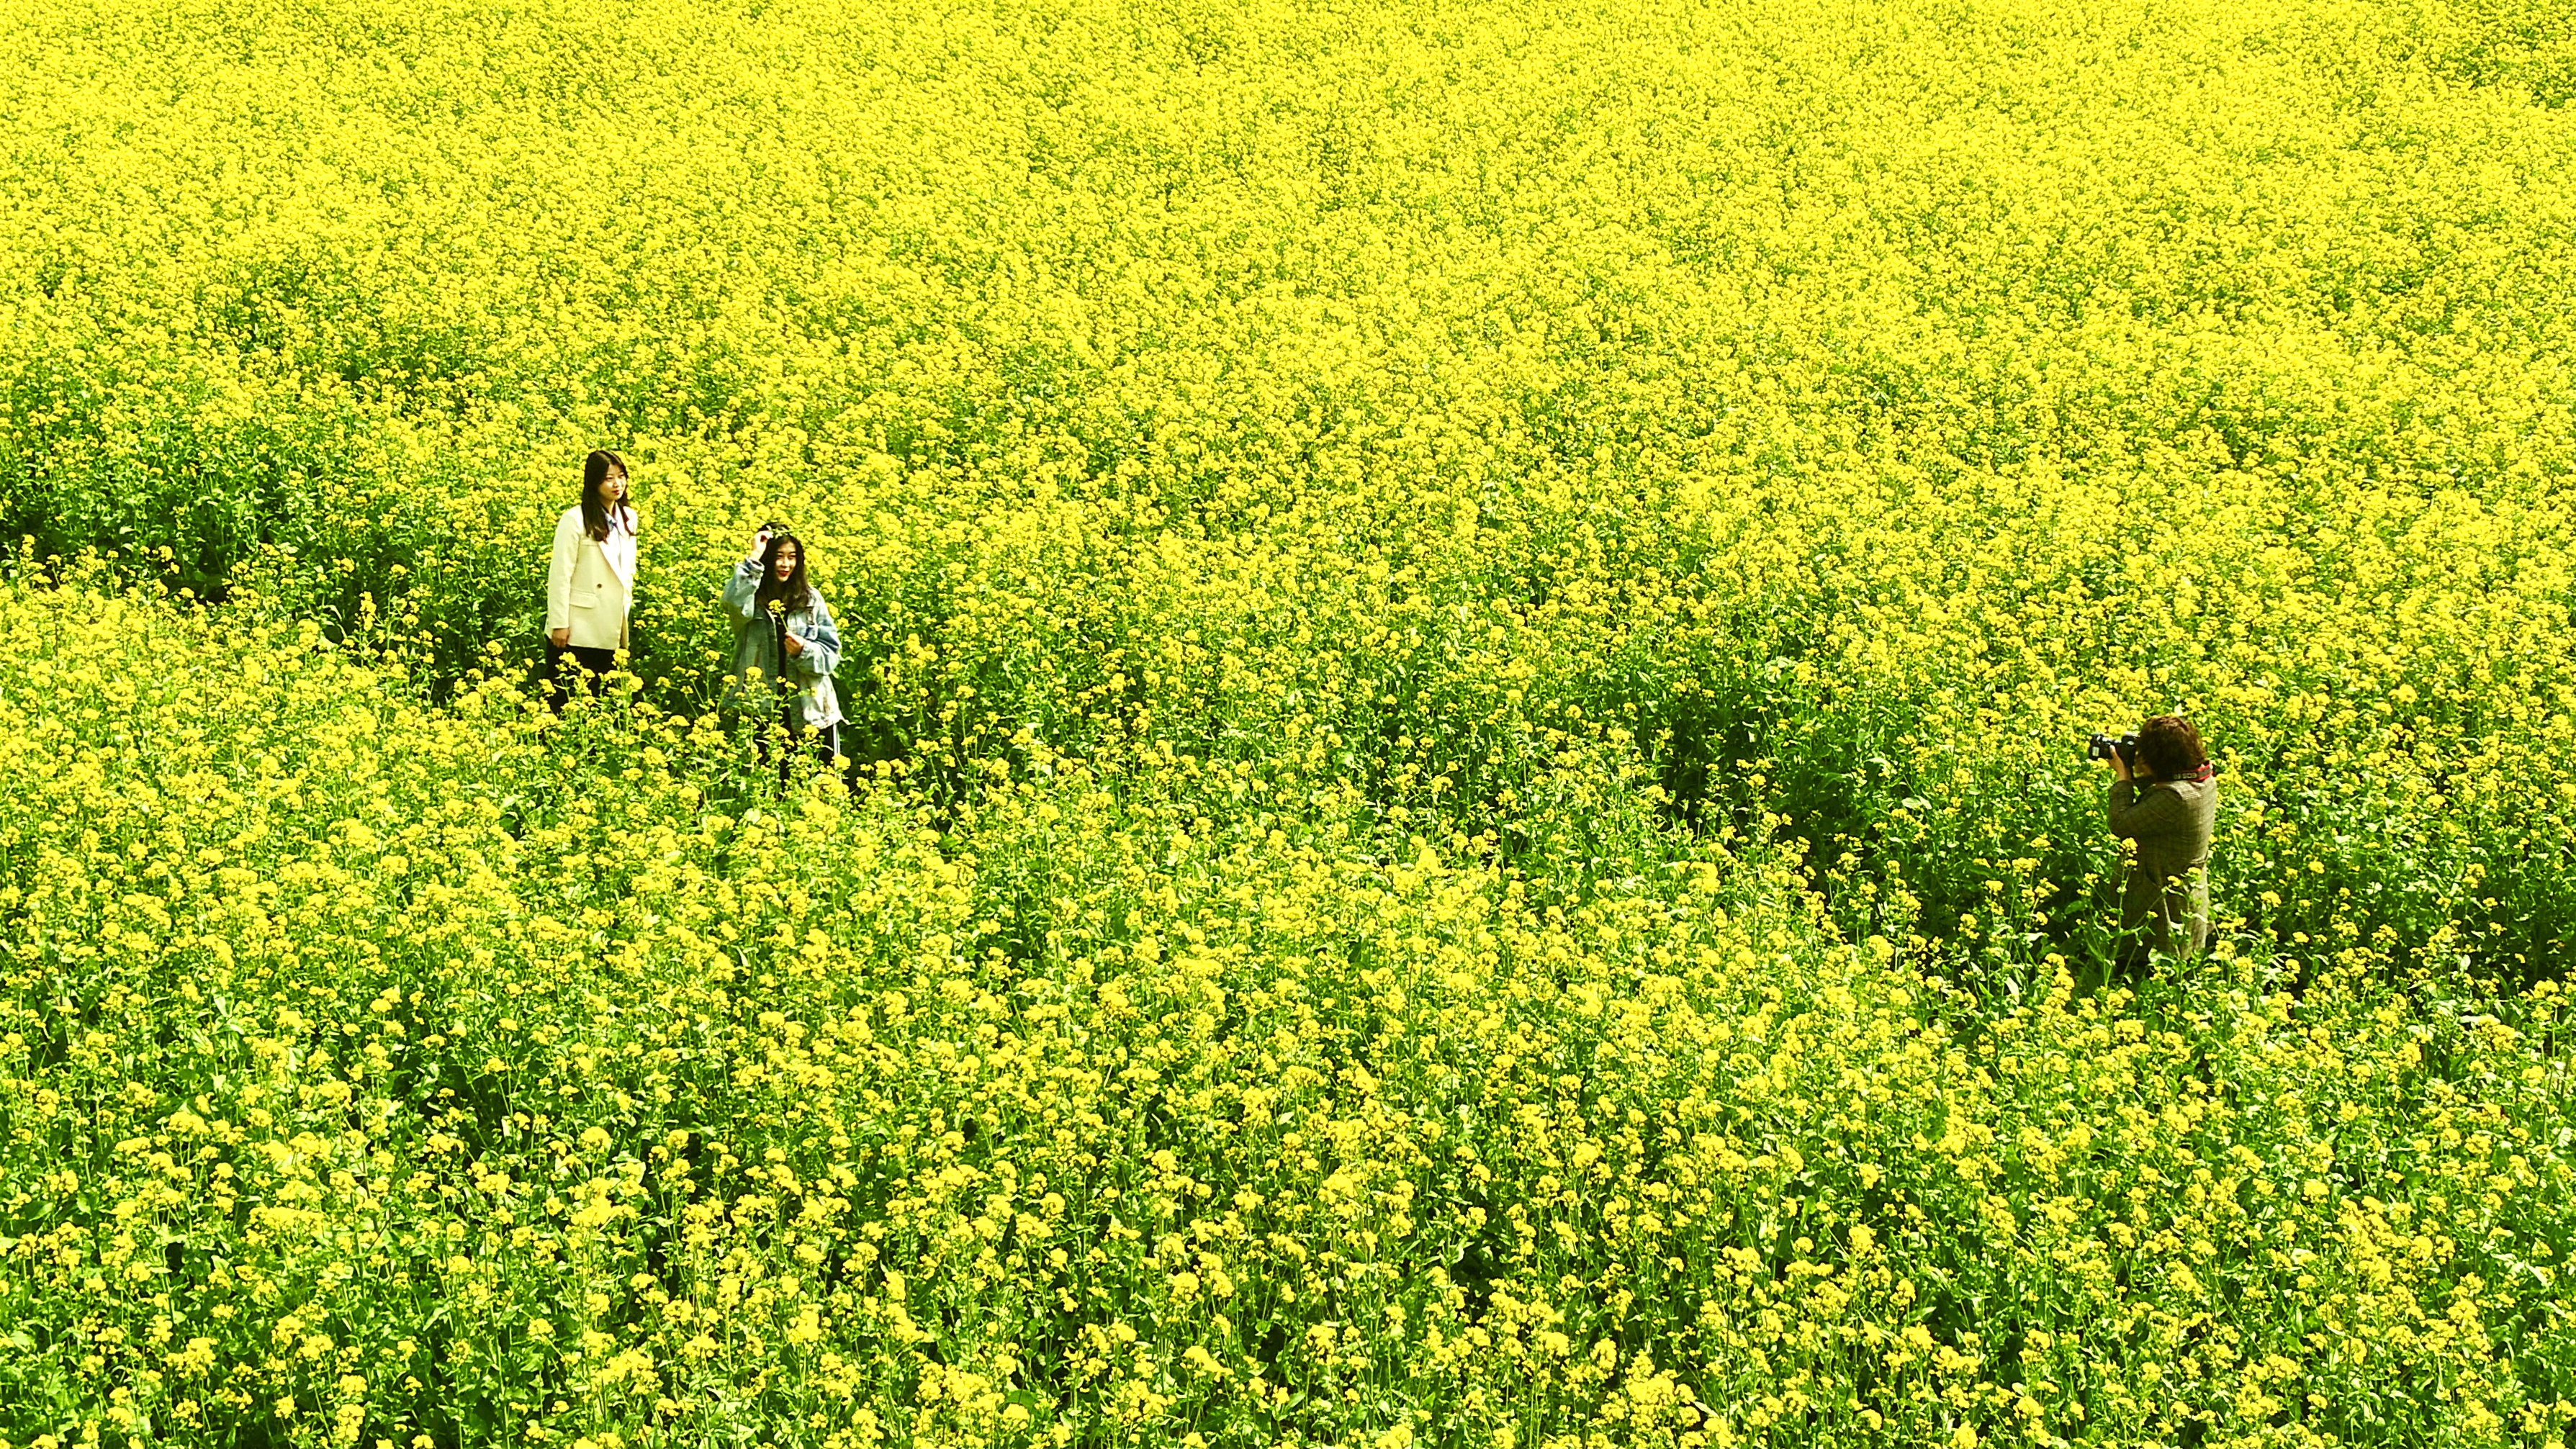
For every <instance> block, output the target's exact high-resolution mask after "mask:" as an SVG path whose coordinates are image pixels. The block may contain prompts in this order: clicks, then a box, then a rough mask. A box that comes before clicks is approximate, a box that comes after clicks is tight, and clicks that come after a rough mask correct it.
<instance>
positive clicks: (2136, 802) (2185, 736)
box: [2087, 714, 2218, 969]
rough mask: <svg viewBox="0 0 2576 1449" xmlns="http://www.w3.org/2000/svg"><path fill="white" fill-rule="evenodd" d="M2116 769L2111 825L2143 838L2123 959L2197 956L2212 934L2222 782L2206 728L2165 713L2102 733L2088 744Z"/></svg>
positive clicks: (2126, 906) (2129, 897)
mask: <svg viewBox="0 0 2576 1449" xmlns="http://www.w3.org/2000/svg"><path fill="white" fill-rule="evenodd" d="M2087 753H2089V754H2090V755H2091V756H2092V757H2093V758H2094V759H2097V760H2102V761H2105V762H2107V763H2108V764H2109V765H2110V767H2111V773H2112V775H2113V776H2114V777H2115V778H2113V780H2112V781H2111V788H2110V790H2109V792H2108V794H2107V795H2106V797H2105V806H2106V809H2107V812H2108V814H2109V817H2110V822H2111V833H2112V834H2113V835H2116V836H2118V837H2120V838H2121V839H2123V840H2131V841H2135V842H2137V855H2136V857H2135V859H2134V860H2132V861H2131V863H2130V866H2129V876H2128V880H2127V882H2126V884H2125V885H2124V886H2123V888H2122V890H2121V893H2120V965H2121V966H2122V967H2123V968H2131V969H2134V968H2139V967H2143V966H2144V965H2145V964H2146V963H2147V961H2148V959H2149V957H2151V956H2152V955H2155V954H2158V953H2161V954H2164V955H2167V956H2189V955H2193V954H2195V953H2197V952H2198V951H2199V950H2200V949H2201V947H2203V946H2204V945H2206V944H2207V943H2208V941H2209V837H2210V832H2211V830H2212V828H2213V827H2214V826H2215V825H2216V824H2217V820H2218V782H2217V780H2216V779H2215V778H2214V776H2215V774H2216V770H2215V768H2214V767H2213V766H2212V765H2211V764H2210V763H2209V755H2208V752H2207V751H2206V750H2204V749H2203V748H2202V747H2201V743H2200V731H2198V730H2196V729H2194V728H2192V724H2191V721H2189V720H2187V719H2184V718H2183V717H2182V716H2180V715H2173V714H2160V715H2157V716H2156V717H2155V718H2153V719H2151V720H2148V721H2147V722H2146V723H2145V724H2142V725H2140V726H2139V727H2138V732H2137V733H2136V734H2134V735H2128V736H2124V737H2122V738H2120V739H2117V740H2114V739H2111V738H2110V737H2108V736H2106V735H2095V736H2094V737H2093V740H2092V745H2091V747H2090V749H2089V750H2088V752H2087Z"/></svg>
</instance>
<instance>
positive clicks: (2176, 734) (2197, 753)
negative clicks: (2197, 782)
mask: <svg viewBox="0 0 2576 1449" xmlns="http://www.w3.org/2000/svg"><path fill="white" fill-rule="evenodd" d="M2138 754H2139V757H2140V758H2142V759H2144V760H2145V761H2146V762H2147V768H2148V769H2150V770H2153V771H2155V772H2156V776H2157V778H2159V779H2165V780H2179V779H2181V778H2182V777H2183V776H2185V775H2189V774H2193V773H2195V772H2197V771H2198V770H2199V769H2200V767H2201V766H2203V765H2205V764H2208V763H2209V752H2208V751H2207V750H2205V749H2203V748H2201V743H2200V731H2198V730H2196V729H2193V728H2192V727H2191V721H2190V720H2187V719H2184V718H2183V717H2182V716H2181V715H2178V714H2160V715H2157V716H2156V717H2155V718H2154V719H2151V720H2148V721H2147V722H2146V723H2145V724H2142V725H2140V726H2138Z"/></svg>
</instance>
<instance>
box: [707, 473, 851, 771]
mask: <svg viewBox="0 0 2576 1449" xmlns="http://www.w3.org/2000/svg"><path fill="white" fill-rule="evenodd" d="M724 605H725V613H726V614H727V615H728V616H729V617H731V618H732V620H733V675H732V678H733V684H734V688H735V689H736V690H737V691H738V693H737V695H736V698H737V699H740V700H744V701H745V702H747V703H748V704H749V706H750V708H751V709H752V711H753V713H754V716H755V718H758V719H759V720H761V721H762V723H763V728H762V731H761V733H762V735H763V736H764V737H766V736H767V734H768V729H767V725H768V724H769V723H770V722H775V723H776V724H777V725H778V726H779V727H780V728H781V729H782V730H783V731H784V732H785V733H786V736H787V741H788V744H789V746H790V749H791V751H792V750H793V749H796V748H801V747H802V746H804V745H806V744H807V743H809V742H810V743H811V744H812V745H813V747H814V751H815V754H816V755H817V756H818V757H820V758H821V759H823V760H824V761H826V762H827V763H828V762H830V761H831V760H833V759H834V758H835V757H837V756H838V755H839V754H840V752H841V749H840V746H841V728H840V727H841V697H840V694H839V692H838V691H836V690H834V689H833V688H832V671H833V670H835V669H838V668H839V667H840V664H841V631H840V629H839V627H838V626H836V625H834V624H833V622H832V610H831V606H830V605H828V604H825V603H824V602H823V596H822V595H821V594H819V593H816V592H815V591H814V586H813V585H812V584H810V583H808V582H807V581H806V578H805V544H804V541H803V540H801V539H799V538H797V537H796V535H794V534H792V533H789V532H788V531H787V530H786V528H785V527H784V526H783V525H780V524H775V523H772V524H764V525H763V526H762V527H761V530H760V532H758V533H757V534H754V535H753V536H752V543H751V553H750V555H749V556H748V557H746V558H745V559H743V561H742V562H740V563H738V564H736V565H734V570H733V577H732V578H731V579H729V580H727V581H726V583H725V589H724ZM787 759H788V757H787V756H786V755H782V756H781V757H780V759H779V771H780V773H781V774H782V775H784V774H785V772H786V769H787Z"/></svg>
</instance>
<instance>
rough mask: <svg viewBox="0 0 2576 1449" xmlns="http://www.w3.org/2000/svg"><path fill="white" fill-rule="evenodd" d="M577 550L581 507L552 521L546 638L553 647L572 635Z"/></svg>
mask: <svg viewBox="0 0 2576 1449" xmlns="http://www.w3.org/2000/svg"><path fill="white" fill-rule="evenodd" d="M580 552H581V510H579V509H574V510H572V511H571V512H569V513H566V514H565V515H564V516H563V517H562V518H560V519H558V520H556V522H555V549H554V557H553V559H552V560H550V561H549V562H548V563H547V565H546V639H547V641H548V642H550V643H552V644H553V645H554V646H555V647H556V648H558V649H561V648H562V647H564V644H565V643H566V641H568V640H570V639H571V637H572V566H573V560H574V559H575V558H576V557H577V556H578V555H579V554H580Z"/></svg>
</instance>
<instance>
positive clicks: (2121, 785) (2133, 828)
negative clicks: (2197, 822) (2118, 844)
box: [2104, 780, 2191, 840]
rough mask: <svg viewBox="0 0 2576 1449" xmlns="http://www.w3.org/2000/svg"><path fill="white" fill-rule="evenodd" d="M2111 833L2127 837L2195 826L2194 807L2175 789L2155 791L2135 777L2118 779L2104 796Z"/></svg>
mask: <svg viewBox="0 0 2576 1449" xmlns="http://www.w3.org/2000/svg"><path fill="white" fill-rule="evenodd" d="M2104 810H2105V813H2106V814H2107V815H2108V816H2109V817H2110V821H2111V833H2112V834H2113V835H2116V836H2118V837H2120V838H2121V839H2123V840H2137V839H2140V838H2142V837H2145V836H2149V835H2163V834H2167V833H2169V832H2172V831H2177V830H2185V829H2188V828H2190V825H2191V807H2190V806H2188V805H2185V804H2184V803H2183V800H2182V797H2181V796H2180V795H2177V794H2175V793H2174V792H2173V791H2171V790H2154V789H2149V788H2147V787H2145V786H2142V785H2140V784H2138V783H2137V782H2136V781H2134V780H2114V781H2112V782H2111V788H2110V790H2109V791H2108V792H2106V794H2105V796H2104Z"/></svg>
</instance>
